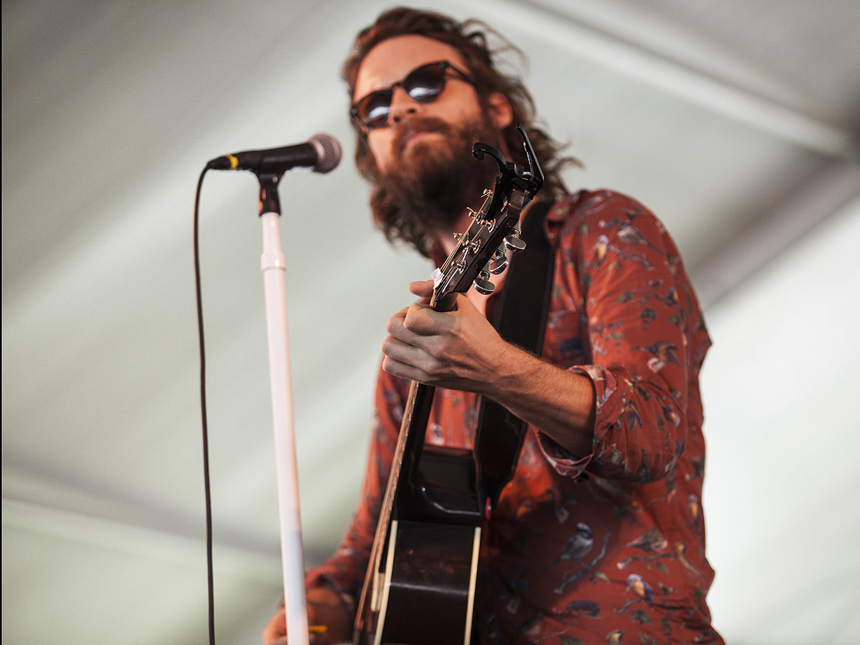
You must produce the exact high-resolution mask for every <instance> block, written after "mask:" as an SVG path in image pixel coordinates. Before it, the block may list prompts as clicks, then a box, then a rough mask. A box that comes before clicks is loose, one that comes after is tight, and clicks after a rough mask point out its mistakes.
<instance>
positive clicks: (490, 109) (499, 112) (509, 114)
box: [487, 92, 514, 130]
mask: <svg viewBox="0 0 860 645" xmlns="http://www.w3.org/2000/svg"><path fill="white" fill-rule="evenodd" d="M487 114H488V115H489V116H490V120H491V121H492V123H493V125H494V126H495V127H496V128H497V129H498V130H504V129H505V128H507V127H508V126H509V125H510V124H511V123H513V121H514V108H513V107H511V103H510V101H508V99H507V97H506V96H505V95H504V94H502V93H501V92H493V93H492V94H490V96H489V97H487Z"/></svg>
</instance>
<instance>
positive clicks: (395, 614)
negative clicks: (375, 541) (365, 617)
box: [358, 520, 481, 645]
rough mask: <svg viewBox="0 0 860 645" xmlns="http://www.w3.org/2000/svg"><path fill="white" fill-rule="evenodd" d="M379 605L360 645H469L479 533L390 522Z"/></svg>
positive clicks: (469, 529)
mask: <svg viewBox="0 0 860 645" xmlns="http://www.w3.org/2000/svg"><path fill="white" fill-rule="evenodd" d="M390 537H391V539H390V541H389V545H388V553H389V555H390V560H388V562H387V563H386V564H387V566H386V570H385V572H384V573H383V575H384V576H385V577H384V578H380V580H379V584H380V589H379V591H380V592H381V598H380V600H381V605H380V607H379V611H378V612H374V614H375V615H374V616H373V618H374V619H375V620H373V621H372V622H373V627H372V628H371V629H370V630H369V631H368V633H367V634H366V638H359V640H358V642H359V644H361V645H376V644H377V643H389V644H393V643H409V644H410V645H469V642H470V638H471V625H472V612H473V606H474V597H475V582H476V580H477V571H478V555H479V552H480V543H481V528H480V527H471V526H464V525H450V526H446V525H443V524H429V523H425V522H410V521H397V520H395V521H393V522H392V523H391V535H390Z"/></svg>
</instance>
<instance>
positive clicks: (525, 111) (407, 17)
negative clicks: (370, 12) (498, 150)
mask: <svg viewBox="0 0 860 645" xmlns="http://www.w3.org/2000/svg"><path fill="white" fill-rule="evenodd" d="M404 35H419V36H425V37H427V38H432V39H434V40H438V41H439V42H442V43H445V44H447V45H450V46H452V47H454V48H455V49H456V50H457V51H458V52H460V54H461V55H462V56H463V58H464V59H465V61H466V63H467V64H468V66H469V69H468V71H469V72H470V73H471V75H472V77H473V78H474V80H475V84H476V86H477V92H478V97H479V99H480V100H481V102H482V104H484V105H486V101H487V98H488V97H489V96H490V95H491V94H494V93H496V92H500V93H501V94H503V95H504V96H505V97H506V98H507V99H508V101H509V102H510V104H511V107H512V108H513V120H512V123H511V125H510V126H508V127H507V128H506V129H505V130H504V132H503V138H504V141H505V144H506V146H507V148H508V151H509V152H510V154H511V155H512V157H513V159H512V160H513V161H514V162H516V163H517V164H519V165H521V166H525V167H527V166H528V163H527V161H526V156H525V151H524V150H523V145H522V138H521V137H520V135H519V133H518V132H517V129H516V125H517V124H520V125H522V126H523V128H524V129H525V131H526V133H527V134H528V137H529V140H530V141H531V144H532V146H533V148H534V151H535V156H536V157H537V158H538V160H539V161H540V164H541V167H542V168H543V171H544V175H545V181H544V186H543V189H542V190H541V197H542V198H547V197H549V198H551V199H558V198H560V197H561V196H563V195H564V194H566V193H567V188H566V187H565V185H564V181H563V180H562V178H561V170H562V168H563V167H565V166H567V165H569V164H573V165H580V164H579V161H578V160H576V159H575V158H573V157H564V156H561V155H560V152H561V150H562V148H563V147H564V146H563V144H561V143H559V142H558V141H556V140H555V139H553V138H552V137H551V136H550V135H549V134H547V133H546V132H545V131H544V130H543V129H542V128H541V127H539V126H538V125H537V123H536V121H537V118H536V111H535V106H534V100H533V99H532V97H531V94H530V93H529V91H528V90H527V89H526V87H525V85H524V84H523V82H522V81H521V80H520V79H519V78H517V77H516V76H513V75H508V74H505V73H503V72H502V71H500V70H499V69H498V57H499V55H500V54H502V53H504V52H509V51H510V52H514V53H516V54H517V55H519V57H520V58H521V59H522V60H525V55H524V54H523V53H522V51H521V50H520V49H518V48H517V47H515V46H514V45H513V44H511V43H510V41H508V40H507V39H506V38H504V37H503V36H502V35H501V34H499V33H498V32H496V31H495V30H493V29H492V28H491V27H489V26H488V25H486V24H485V23H483V22H481V21H479V20H466V21H463V22H457V21H456V20H454V19H452V18H449V17H447V16H444V15H442V14H439V13H435V12H432V11H422V10H418V9H410V8H406V7H397V8H394V9H389V10H388V11H385V12H384V13H382V14H380V16H379V17H378V18H377V20H376V22H375V23H374V24H372V25H371V26H369V27H367V28H365V29H364V30H362V31H361V32H360V33H359V34H358V37H357V38H356V40H355V43H354V44H353V48H352V51H351V52H350V54H349V56H348V57H347V59H346V61H345V62H344V64H343V69H342V76H343V79H344V80H345V81H346V83H347V85H348V88H349V96H350V100H352V96H353V95H354V93H355V84H356V79H357V77H358V71H359V68H360V67H361V63H362V61H363V60H364V57H365V56H367V54H368V53H369V52H370V50H371V49H373V48H374V47H375V46H376V45H378V44H379V43H380V42H382V41H384V40H388V39H389V38H394V37H397V36H404ZM490 37H492V39H493V40H495V41H498V42H499V43H500V45H499V46H497V47H496V48H493V47H492V46H491V45H490ZM353 125H354V126H355V124H353ZM355 130H356V134H357V146H356V151H355V162H356V166H357V167H358V170H359V172H360V173H361V174H362V176H364V177H365V179H367V180H368V181H369V182H370V183H371V185H372V186H373V191H372V194H371V199H370V203H371V208H372V209H373V214H374V219H375V220H376V223H377V225H378V226H379V227H380V228H381V229H382V231H383V233H384V234H385V237H386V238H387V239H388V241H389V242H397V241H402V242H405V243H407V244H409V245H411V246H412V247H414V248H415V249H416V250H417V251H418V252H419V253H421V254H422V255H424V256H428V257H429V255H430V249H431V245H432V240H431V239H428V235H427V231H426V229H425V228H424V227H423V226H421V225H420V223H419V222H416V221H414V220H413V219H411V218H408V217H403V216H402V214H401V213H400V212H399V209H398V208H397V207H396V206H395V205H394V203H393V201H392V200H391V199H390V198H389V196H388V195H387V194H386V191H385V190H384V189H383V188H381V187H380V186H379V184H378V182H377V177H376V172H377V169H376V163H375V161H374V158H373V154H372V153H371V151H370V147H369V146H368V143H367V134H366V133H365V132H363V131H362V130H361V129H360V128H358V127H357V126H356V127H355Z"/></svg>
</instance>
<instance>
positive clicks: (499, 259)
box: [487, 243, 508, 275]
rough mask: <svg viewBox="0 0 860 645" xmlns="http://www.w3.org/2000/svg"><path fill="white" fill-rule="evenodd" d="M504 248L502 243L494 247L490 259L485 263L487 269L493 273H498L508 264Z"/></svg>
mask: <svg viewBox="0 0 860 645" xmlns="http://www.w3.org/2000/svg"><path fill="white" fill-rule="evenodd" d="M505 250H506V248H505V245H504V243H502V244H500V245H499V248H497V249H496V252H495V253H493V257H492V259H491V260H490V262H489V263H488V264H487V269H488V270H489V271H490V273H492V274H493V275H498V274H500V273H501V272H502V271H504V270H505V269H506V268H507V266H508V255H507V253H505Z"/></svg>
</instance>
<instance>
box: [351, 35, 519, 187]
mask: <svg viewBox="0 0 860 645" xmlns="http://www.w3.org/2000/svg"><path fill="white" fill-rule="evenodd" d="M438 61H447V62H449V63H451V64H453V65H455V66H457V67H458V68H459V69H461V70H463V71H464V72H466V73H470V70H469V68H468V66H467V64H466V61H465V60H464V59H463V57H462V56H461V55H460V53H459V52H458V51H457V50H456V49H455V48H453V47H451V46H450V45H446V44H444V43H441V42H439V41H437V40H433V39H431V38H425V37H424V36H415V35H408V36H398V37H396V38H390V39H388V40H385V41H383V42H381V43H379V44H378V45H377V46H376V47H374V48H373V49H371V50H370V52H369V53H368V54H367V56H366V57H365V58H364V60H363V61H362V63H361V67H360V68H359V71H358V76H357V78H356V84H355V93H354V95H353V97H352V98H353V102H355V101H357V100H359V99H361V98H363V97H365V96H367V95H368V94H369V93H371V92H374V91H376V90H382V89H387V88H389V87H391V86H392V85H393V84H394V83H397V82H400V81H402V80H403V79H404V78H405V77H406V76H407V75H408V74H409V73H410V72H411V71H413V70H414V69H416V68H418V67H420V66H422V65H425V64H427V63H434V62H438ZM502 101H503V102H502ZM502 101H500V100H499V97H495V98H494V97H491V99H490V101H489V105H488V106H487V109H486V112H485V111H484V110H483V109H482V106H481V103H480V100H479V98H478V93H477V91H476V90H475V88H474V87H473V86H472V85H471V84H469V83H467V82H466V81H464V80H462V79H461V78H460V77H459V76H458V75H456V74H451V75H450V77H449V78H448V79H447V82H446V85H445V89H444V90H443V91H442V93H441V94H440V95H439V96H438V97H437V98H436V99H435V100H434V101H432V102H429V103H418V102H416V101H414V100H412V99H411V98H409V96H408V95H407V94H406V92H405V91H404V90H403V88H402V87H396V88H394V92H393V95H392V97H391V107H390V112H389V117H388V122H387V123H386V124H385V125H383V126H382V127H379V128H375V129H373V130H370V131H369V132H368V133H367V142H368V145H369V147H370V151H371V154H372V155H373V158H374V160H375V162H376V167H377V169H378V171H379V173H380V174H382V175H387V174H389V173H390V172H392V171H394V172H403V171H409V170H410V169H411V170H413V171H414V170H416V164H419V163H420V164H427V163H428V162H430V160H431V159H434V158H435V157H436V156H437V155H438V154H439V152H438V150H439V149H440V147H441V148H443V149H444V148H445V147H446V139H449V138H450V136H451V133H454V132H457V131H461V130H462V129H463V128H464V127H470V128H473V129H474V127H475V126H476V125H477V126H479V127H481V129H486V128H487V127H489V128H493V129H496V130H501V129H502V128H504V127H506V126H507V125H508V124H509V123H510V122H511V119H512V117H511V115H510V113H509V106H508V105H507V102H506V101H504V100H503V99H502ZM493 138H494V139H497V138H498V137H493ZM434 149H435V150H436V151H437V152H436V154H435V155H434Z"/></svg>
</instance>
